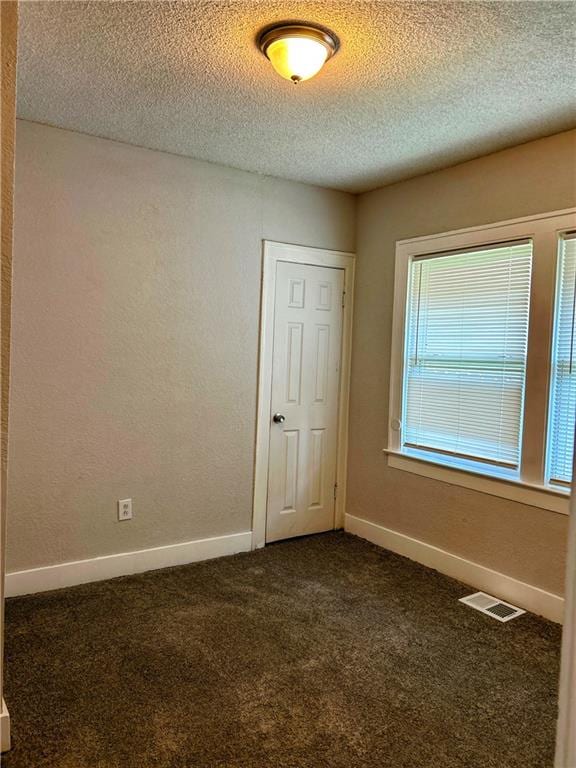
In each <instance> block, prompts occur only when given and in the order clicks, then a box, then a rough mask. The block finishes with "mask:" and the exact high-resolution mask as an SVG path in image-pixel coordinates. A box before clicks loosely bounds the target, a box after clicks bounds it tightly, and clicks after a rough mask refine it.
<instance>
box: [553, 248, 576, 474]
mask: <svg viewBox="0 0 576 768" xmlns="http://www.w3.org/2000/svg"><path fill="white" fill-rule="evenodd" d="M575 314H576V239H574V235H571V236H570V235H569V236H565V237H563V238H562V239H561V240H560V249H559V261H558V285H557V290H556V311H555V318H554V341H553V347H552V378H551V386H550V390H551V397H550V412H549V429H548V456H547V467H548V479H549V481H550V482H552V483H559V484H561V485H564V484H567V483H570V482H571V480H572V456H573V453H574V420H575V418H576V329H575Z"/></svg>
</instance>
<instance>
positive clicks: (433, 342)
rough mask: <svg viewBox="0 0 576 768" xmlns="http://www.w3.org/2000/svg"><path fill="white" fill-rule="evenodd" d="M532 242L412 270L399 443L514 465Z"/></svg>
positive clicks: (424, 261)
mask: <svg viewBox="0 0 576 768" xmlns="http://www.w3.org/2000/svg"><path fill="white" fill-rule="evenodd" d="M531 264H532V244H531V243H530V242H521V243H511V244H507V245H499V246H495V247H493V248H489V249H487V248H484V249H482V250H473V251H468V252H465V253H454V254H447V255H436V256H433V257H427V256H424V257H416V258H415V259H414V260H413V261H412V262H411V264H410V274H409V299H408V310H407V345H406V355H405V365H406V368H405V377H404V378H405V391H404V408H403V410H404V429H403V431H402V435H403V446H404V447H405V448H407V449H415V450H419V451H430V452H432V453H437V454H440V453H442V454H444V455H446V456H449V457H452V458H453V459H454V460H456V459H458V458H461V459H467V460H469V461H475V462H480V463H482V464H491V465H494V466H499V467H503V468H506V469H508V470H512V471H516V470H517V469H518V466H519V457H520V448H521V437H522V409H523V403H524V382H525V378H526V349H527V341H528V307H529V301H530V274H531Z"/></svg>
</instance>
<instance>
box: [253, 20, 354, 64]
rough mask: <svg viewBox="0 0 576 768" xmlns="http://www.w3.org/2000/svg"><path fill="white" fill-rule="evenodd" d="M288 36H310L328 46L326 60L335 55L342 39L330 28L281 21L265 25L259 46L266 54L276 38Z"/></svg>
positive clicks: (260, 35) (259, 39) (259, 36)
mask: <svg viewBox="0 0 576 768" xmlns="http://www.w3.org/2000/svg"><path fill="white" fill-rule="evenodd" d="M286 37H310V38H313V39H314V40H318V41H319V42H320V43H322V44H323V45H325V46H326V50H327V51H328V56H327V57H326V61H328V59H329V58H331V57H332V56H334V54H335V53H336V51H337V50H338V49H339V48H340V40H339V39H338V37H337V36H336V35H335V34H334V32H331V31H330V30H329V29H326V28H325V27H319V26H316V25H315V24H291V23H290V22H281V23H280V24H274V25H273V26H272V27H265V28H264V29H263V30H262V31H261V32H260V34H259V35H258V47H259V48H260V50H261V51H262V53H263V54H264V56H266V51H267V49H268V46H270V45H271V44H272V43H274V42H275V41H276V40H282V39H284V38H286Z"/></svg>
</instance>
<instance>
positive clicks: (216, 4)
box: [18, 0, 576, 192]
mask: <svg viewBox="0 0 576 768" xmlns="http://www.w3.org/2000/svg"><path fill="white" fill-rule="evenodd" d="M283 19H299V20H308V21H313V22H318V23H320V24H324V25H326V26H328V27H330V28H332V29H333V30H334V31H335V32H336V33H337V34H338V36H339V37H340V39H341V43H342V47H341V49H340V51H339V53H338V55H337V56H335V57H334V58H333V59H332V60H331V61H329V62H328V63H327V65H326V67H325V68H324V70H323V71H322V72H321V73H320V75H319V76H317V77H316V78H315V79H313V80H311V81H309V82H307V83H302V84H301V85H298V86H294V85H292V84H291V83H289V82H287V81H285V80H282V79H280V78H279V77H278V75H277V74H276V73H275V72H274V71H273V70H272V67H271V66H270V65H269V63H268V62H267V61H266V59H265V58H264V57H263V56H262V55H261V54H260V53H259V51H258V50H257V48H256V46H255V43H254V38H255V35H256V33H257V31H258V30H259V29H260V28H261V27H262V26H264V25H266V24H270V23H272V22H275V21H280V20H283ZM20 25H21V26H20V52H19V53H20V59H19V84H18V87H19V94H18V110H19V116H20V117H23V118H26V119H29V120H36V121H39V122H44V123H49V124H51V125H56V126H60V127H62V128H69V129H72V130H77V131H83V132H86V133H90V134H94V135H97V136H104V137H108V138H111V139H117V140H120V141H125V142H129V143H132V144H138V145H141V146H145V147H151V148H154V149H162V150H167V151H169V152H175V153H178V154H182V155H188V156H191V157H196V158H201V159H204V160H212V161H215V162H218V163H223V164H225V165H231V166H235V167H237V168H244V169H247V170H250V171H256V172H260V173H265V174H272V175H275V176H281V177H284V178H288V179H295V180H298V181H305V182H309V183H313V184H320V185H323V186H328V187H335V188H339V189H344V190H348V191H352V192H358V191H364V190H367V189H372V188H374V187H376V186H380V185H382V184H387V183H390V182H393V181H397V180H399V179H402V178H407V177H409V176H413V175H416V174H420V173H425V172H427V171H431V170H435V169H437V168H441V167H444V166H447V165H451V164H453V163H457V162H460V161H463V160H467V159H469V158H472V157H477V156H479V155H482V154H486V153H488V152H491V151H494V150H498V149H501V148H503V147H506V146H510V145H513V144H518V143H521V142H523V141H528V140H530V139H533V138H537V137H540V136H545V135H548V134H551V133H556V132H558V131H562V130H566V129H568V128H571V127H574V126H575V125H576V108H575V105H576V62H575V29H576V4H575V3H573V2H532V1H529V2H522V1H520V2H378V1H374V0H370V1H368V0H347V1H345V0H323V1H322V2H289V0H286V2H277V1H276V0H191V2H168V1H162V0H160V1H159V2H130V1H125V2H24V3H21V4H20Z"/></svg>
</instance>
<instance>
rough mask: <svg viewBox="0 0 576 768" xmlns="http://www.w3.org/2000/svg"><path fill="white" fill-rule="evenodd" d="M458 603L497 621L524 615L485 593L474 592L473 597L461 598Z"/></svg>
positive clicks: (520, 610)
mask: <svg viewBox="0 0 576 768" xmlns="http://www.w3.org/2000/svg"><path fill="white" fill-rule="evenodd" d="M460 602H461V603H465V604H466V605H469V606H470V608H475V609H476V610H477V611H480V612H481V613H487V614H488V616H492V618H494V619H498V621H510V619H515V618H516V616H521V615H522V614H523V613H526V611H523V610H522V608H516V606H515V605H510V603H505V602H504V601H503V600H498V598H497V597H492V595H487V594H486V593H485V592H475V593H474V594H473V595H468V597H461V598H460Z"/></svg>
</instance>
